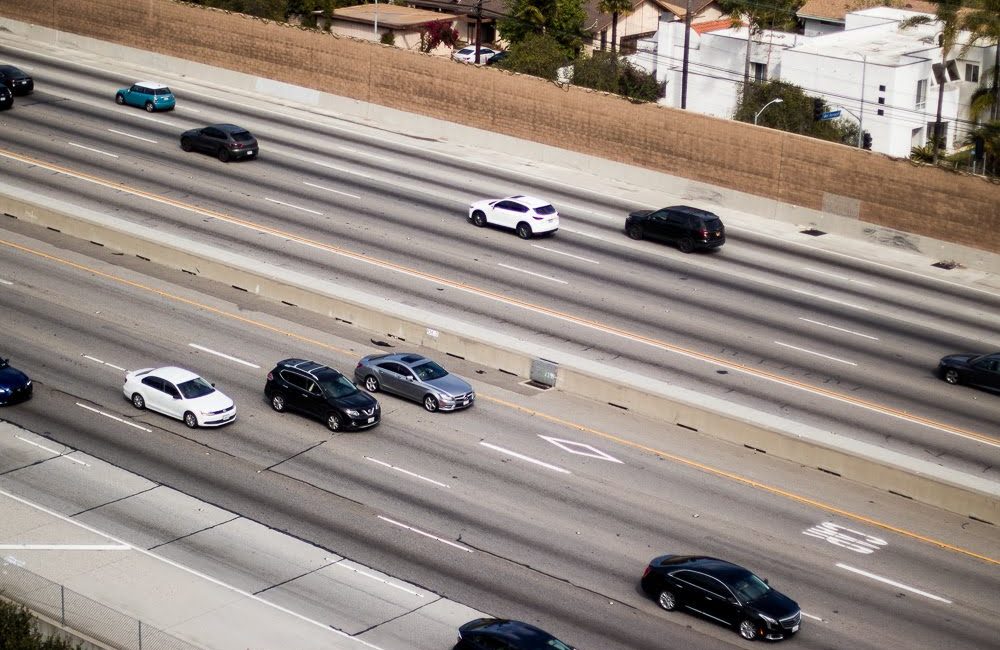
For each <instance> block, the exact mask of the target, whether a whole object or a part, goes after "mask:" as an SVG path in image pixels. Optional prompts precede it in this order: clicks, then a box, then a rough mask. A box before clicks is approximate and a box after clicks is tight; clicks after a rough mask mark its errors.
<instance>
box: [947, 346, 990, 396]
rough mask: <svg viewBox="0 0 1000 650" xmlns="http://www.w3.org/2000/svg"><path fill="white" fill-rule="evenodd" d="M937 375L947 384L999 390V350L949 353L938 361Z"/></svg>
mask: <svg viewBox="0 0 1000 650" xmlns="http://www.w3.org/2000/svg"><path fill="white" fill-rule="evenodd" d="M938 376H939V377H941V379H944V380H945V381H946V382H948V383H949V384H969V385H971V386H979V387H980V388H986V389H988V390H995V391H1000V352H993V353H992V354H949V355H948V356H946V357H944V358H943V359H941V361H940V362H939V363H938Z"/></svg>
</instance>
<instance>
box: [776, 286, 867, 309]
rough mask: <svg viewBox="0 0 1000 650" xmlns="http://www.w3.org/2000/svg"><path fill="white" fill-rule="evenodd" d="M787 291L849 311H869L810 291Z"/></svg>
mask: <svg viewBox="0 0 1000 650" xmlns="http://www.w3.org/2000/svg"><path fill="white" fill-rule="evenodd" d="M788 291H792V292H793V293H800V294H802V295H803V296H809V297H810V298H815V299H817V300H825V301H826V302H832V303H833V304H835V305H843V306H844V307H850V308H851V309H860V310H861V311H871V310H870V309H868V308H867V307H862V306H861V305H855V304H854V303H853V302H844V301H843V300H837V299H836V298H830V297H829V296H821V295H820V294H818V293H813V292H812V291H806V290H805V289H794V288H789V289H788Z"/></svg>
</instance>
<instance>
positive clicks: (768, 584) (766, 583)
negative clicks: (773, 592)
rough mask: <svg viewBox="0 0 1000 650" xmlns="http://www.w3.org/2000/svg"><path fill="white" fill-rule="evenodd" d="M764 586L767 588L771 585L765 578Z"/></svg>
mask: <svg viewBox="0 0 1000 650" xmlns="http://www.w3.org/2000/svg"><path fill="white" fill-rule="evenodd" d="M764 584H765V585H767V586H771V583H770V582H768V581H767V578H764Z"/></svg>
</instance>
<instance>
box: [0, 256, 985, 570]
mask: <svg viewBox="0 0 1000 650" xmlns="http://www.w3.org/2000/svg"><path fill="white" fill-rule="evenodd" d="M0 245H4V246H8V247H10V248H13V249H15V250H18V251H21V252H23V253H27V254H29V255H34V256H36V257H40V258H42V259H45V260H48V261H51V262H55V263H58V264H62V265H65V266H69V267H71V268H74V269H77V270H78V271H83V272H85V273H91V274H93V275H96V276H98V277H101V278H104V279H107V280H111V281H113V282H117V283H119V284H123V285H126V286H129V287H132V288H135V289H139V290H142V291H147V292H150V293H153V294H155V295H157V296H160V297H162V298H166V299H168V300H174V301H176V302H180V303H183V304H185V305H189V306H191V307H195V308H197V309H204V310H206V311H208V312H211V313H213V314H216V315H218V316H222V317H224V318H228V319H230V320H234V321H237V322H240V323H243V324H245V325H250V326H253V327H258V328H261V329H263V330H266V331H269V332H273V333H275V334H281V335H284V336H287V337H289V338H292V339H295V340H297V341H302V342H304V343H309V344H311V345H316V346H319V347H321V348H324V349H327V350H332V351H334V352H338V353H340V354H343V355H345V356H348V355H350V354H352V351H350V350H345V349H343V348H339V347H337V346H335V345H330V344H329V343H324V342H323V341H318V340H316V339H312V338H309V337H307V336H302V335H301V334H296V333H294V332H289V331H287V330H284V329H281V328H280V327H275V326H274V325H268V324H267V323H263V322H261V321H257V320H254V319H252V318H247V317H246V316H240V315H239V314H234V313H232V312H227V311H224V310H222V309H219V308H217V307H212V306H210V305H205V304H202V303H200V302H197V301H195V300H192V299H190V298H185V297H183V296H178V295H176V294H173V293H170V292H167V291H163V290H162V289H157V288H155V287H150V286H147V285H145V284H142V283H140V282H135V281H133V280H128V279H126V278H122V277H119V276H116V275H113V274H111V273H106V272H104V271H100V270H98V269H94V268H91V267H88V266H84V265H83V264H79V263H77V262H73V261H71V260H67V259H64V258H61V257H57V256H55V255H50V254H49V253H45V252H42V251H38V250H35V249H32V248H28V247H26V246H22V245H20V244H15V243H13V242H9V241H6V240H3V239H0ZM479 398H480V399H485V400H487V401H490V402H493V403H495V404H499V405H501V406H505V407H507V408H510V409H513V410H515V411H519V412H521V413H526V414H528V415H531V416H533V417H538V418H541V419H544V420H548V421H549V422H553V423H555V424H559V425H561V426H565V427H568V428H571V429H576V430H578V431H583V432H585V433H590V434H593V435H595V436H598V437H601V438H604V439H606V440H610V441H612V442H616V443H618V444H620V445H623V446H626V447H632V448H633V449H638V450H641V451H645V452H648V453H651V454H654V455H657V456H660V457H661V458H665V459H667V460H671V461H674V462H676V463H679V464H682V465H687V466H688V467H693V468H695V469H699V470H702V471H704V472H707V473H709V474H713V475H715V476H718V477H720V478H726V479H729V480H731V481H735V482H737V483H742V484H744V485H748V486H751V487H754V488H757V489H760V490H763V491H765V492H770V493H771V494H774V495H776V496H781V497H784V498H786V499H790V500H792V501H796V502H798V503H802V504H805V505H809V506H812V507H814V508H817V509H820V510H824V511H826V512H830V513H834V514H838V515H840V516H842V517H845V518H848V519H852V520H854V521H858V522H863V523H866V524H869V525H871V526H874V527H877V528H881V529H883V530H888V531H891V532H894V533H897V534H899V535H902V536H904V537H909V538H911V539H915V540H918V541H921V542H925V543H927V544H931V545H933V546H937V547H938V548H942V549H945V550H949V551H953V552H955V553H960V554H962V555H967V556H969V557H973V558H976V559H978V560H982V561H984V562H988V563H990V564H996V565H1000V560H996V559H994V558H991V557H988V556H986V555H981V554H979V553H975V552H973V551H969V550H967V549H964V548H961V547H959V546H954V545H952V544H948V543H946V542H942V541H939V540H936V539H933V538H931V537H926V536H924V535H920V534H918V533H914V532H911V531H908V530H906V529H903V528H899V527H897V526H893V525H891V524H887V523H884V522H881V521H878V520H876V519H871V518H869V517H865V516H864V515H859V514H855V513H853V512H850V511H848V510H843V509H841V508H838V507H836V506H832V505H829V504H827V503H823V502H822V501H817V500H815V499H811V498H809V497H805V496H802V495H799V494H795V493H794V492H789V491H788V490H783V489H781V488H778V487H774V486H771V485H767V484H766V483H760V482H759V481H755V480H753V479H750V478H747V477H745V476H740V475H739V474H734V473H733V472H728V471H726V470H721V469H718V468H715V467H712V466H711V465H705V464H703V463H699V462H698V461H694V460H691V459H688V458H684V457H683V456H678V455H676V454H671V453H669V452H665V451H663V450H660V449H655V448H653V447H648V446H646V445H643V444H640V443H637V442H634V441H632V440H627V439H625V438H621V437H619V436H616V435H614V434H611V433H607V432H604V431H600V430H599V429H594V428H592V427H588V426H586V425H584V424H579V423H576V422H571V421H569V420H564V419H562V418H560V417H557V416H554V415H549V414H548V413H543V412H541V411H536V410H534V409H531V408H528V407H526V406H521V405H520V404H514V403H513V402H508V401H505V400H502V399H499V398H496V397H489V396H486V395H482V394H480V395H479Z"/></svg>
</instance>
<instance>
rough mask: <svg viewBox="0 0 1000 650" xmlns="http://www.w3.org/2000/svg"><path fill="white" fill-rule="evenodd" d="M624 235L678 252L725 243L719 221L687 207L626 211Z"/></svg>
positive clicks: (720, 220)
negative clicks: (665, 244) (671, 246)
mask: <svg viewBox="0 0 1000 650" xmlns="http://www.w3.org/2000/svg"><path fill="white" fill-rule="evenodd" d="M625 234H627V235H628V236H629V237H631V238H632V239H658V240H660V241H665V242H669V243H672V244H676V246H677V248H678V249H679V250H680V251H681V252H682V253H690V252H691V251H693V250H695V249H704V248H718V247H719V246H722V245H723V244H725V243H726V227H725V226H724V225H722V219H720V218H719V217H718V216H717V215H716V214H715V213H713V212H708V211H707V210H701V209H699V208H692V207H690V206H687V205H674V206H671V207H669V208H660V209H659V210H636V211H635V212H630V213H629V215H628V218H627V219H625Z"/></svg>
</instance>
